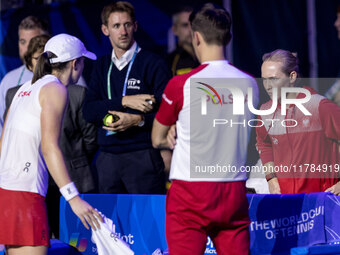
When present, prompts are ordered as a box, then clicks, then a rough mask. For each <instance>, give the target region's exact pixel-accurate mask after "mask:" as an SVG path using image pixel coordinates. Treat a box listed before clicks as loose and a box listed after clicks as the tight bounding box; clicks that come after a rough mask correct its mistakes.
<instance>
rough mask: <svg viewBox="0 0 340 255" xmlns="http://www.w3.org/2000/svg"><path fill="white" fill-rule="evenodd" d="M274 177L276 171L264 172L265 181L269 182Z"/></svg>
mask: <svg viewBox="0 0 340 255" xmlns="http://www.w3.org/2000/svg"><path fill="white" fill-rule="evenodd" d="M274 178H276V173H269V174H266V180H267V182H269V181H270V180H271V179H274Z"/></svg>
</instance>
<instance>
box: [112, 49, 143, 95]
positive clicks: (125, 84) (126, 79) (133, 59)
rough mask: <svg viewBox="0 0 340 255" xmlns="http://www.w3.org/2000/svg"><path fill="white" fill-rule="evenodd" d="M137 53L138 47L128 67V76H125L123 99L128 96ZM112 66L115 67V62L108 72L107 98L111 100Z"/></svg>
mask: <svg viewBox="0 0 340 255" xmlns="http://www.w3.org/2000/svg"><path fill="white" fill-rule="evenodd" d="M137 53H138V45H137V46H136V50H135V52H134V53H133V56H132V59H131V61H130V63H129V66H128V70H127V72H126V75H125V80H124V87H123V93H122V96H123V97H124V96H125V95H126V86H127V83H128V79H129V75H130V71H131V67H132V64H133V62H134V61H135V58H136V55H137ZM112 66H113V61H112V60H111V64H110V67H109V71H108V72H107V97H108V98H109V99H111V79H110V77H111V71H112Z"/></svg>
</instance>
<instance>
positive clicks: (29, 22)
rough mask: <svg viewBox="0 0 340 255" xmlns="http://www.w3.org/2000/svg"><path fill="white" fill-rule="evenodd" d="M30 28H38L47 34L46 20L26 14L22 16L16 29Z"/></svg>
mask: <svg viewBox="0 0 340 255" xmlns="http://www.w3.org/2000/svg"><path fill="white" fill-rule="evenodd" d="M21 29H23V30H32V29H40V30H41V31H42V32H43V34H47V35H48V34H49V29H48V25H47V22H46V21H44V20H43V19H41V18H38V17H36V16H27V17H26V18H24V19H23V20H22V21H21V22H20V24H19V27H18V30H21Z"/></svg>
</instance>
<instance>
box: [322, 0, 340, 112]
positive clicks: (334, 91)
mask: <svg viewBox="0 0 340 255" xmlns="http://www.w3.org/2000/svg"><path fill="white" fill-rule="evenodd" d="M336 17H337V18H336V20H335V22H334V26H335V28H336V30H337V32H338V39H339V40H340V5H338V8H337V12H336ZM338 76H340V74H338ZM325 96H326V97H327V98H328V99H330V100H332V101H333V102H334V103H336V104H337V105H339V106H340V80H339V79H337V80H336V82H335V83H334V84H333V85H332V86H331V87H330V88H329V89H328V90H327V92H326V93H325Z"/></svg>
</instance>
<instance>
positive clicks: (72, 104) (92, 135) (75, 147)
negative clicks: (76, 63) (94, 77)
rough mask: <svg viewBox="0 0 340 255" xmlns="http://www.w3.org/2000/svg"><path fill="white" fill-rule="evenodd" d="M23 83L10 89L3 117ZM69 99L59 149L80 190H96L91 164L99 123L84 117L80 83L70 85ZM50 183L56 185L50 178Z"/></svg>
mask: <svg viewBox="0 0 340 255" xmlns="http://www.w3.org/2000/svg"><path fill="white" fill-rule="evenodd" d="M19 87H20V86H16V87H14V88H11V89H9V90H8V91H7V94H6V110H5V114H4V119H5V116H6V114H7V111H8V109H9V106H10V104H11V102H12V100H13V97H14V95H15V93H16V92H17V91H18V89H19ZM67 91H68V96H69V103H68V105H67V107H66V110H65V114H64V120H63V125H62V129H61V134H60V141H59V144H60V149H61V151H62V153H63V156H64V159H65V163H66V167H67V169H68V172H69V174H70V177H71V179H72V181H73V182H74V183H75V185H76V187H77V189H78V191H79V192H80V193H86V192H91V191H93V190H94V189H95V188H96V187H95V181H94V178H93V173H92V172H91V168H90V164H91V161H92V159H93V157H94V155H95V153H96V151H97V148H98V147H97V142H96V137H97V133H96V130H97V129H96V127H95V126H94V125H93V124H90V123H87V122H86V121H85V120H84V118H83V113H82V106H83V101H84V97H85V92H86V88H85V87H82V86H79V85H68V86H67ZM50 185H55V183H54V181H52V178H50Z"/></svg>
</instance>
